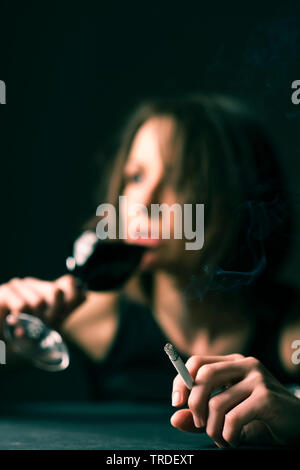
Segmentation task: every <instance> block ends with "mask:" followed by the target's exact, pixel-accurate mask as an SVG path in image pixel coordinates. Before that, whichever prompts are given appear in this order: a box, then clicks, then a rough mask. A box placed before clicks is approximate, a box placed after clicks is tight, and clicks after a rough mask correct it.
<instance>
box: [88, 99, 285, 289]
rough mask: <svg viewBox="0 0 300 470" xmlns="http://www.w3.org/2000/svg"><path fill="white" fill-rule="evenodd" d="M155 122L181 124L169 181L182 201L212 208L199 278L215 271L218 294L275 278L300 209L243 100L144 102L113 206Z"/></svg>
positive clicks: (111, 190) (116, 172) (124, 145)
mask: <svg viewBox="0 0 300 470" xmlns="http://www.w3.org/2000/svg"><path fill="white" fill-rule="evenodd" d="M152 117H169V118H171V119H172V121H173V122H174V124H175V126H174V133H173V137H172V140H171V142H170V145H171V148H170V151H171V152H172V153H171V155H172V162H173V165H172V171H171V172H170V174H169V175H168V178H169V182H170V183H171V184H172V185H173V187H174V189H175V190H176V192H177V194H178V196H179V197H180V200H181V201H183V202H185V203H202V204H204V214H205V216H204V217H205V233H204V246H203V248H202V250H201V257H200V258H201V260H200V265H199V273H200V272H202V273H204V272H205V273H206V275H207V273H210V283H211V288H213V289H218V288H220V289H227V288H230V287H239V286H241V285H248V284H250V283H251V284H252V281H255V283H259V282H260V281H266V280H272V279H275V278H276V276H277V273H278V271H279V268H280V267H281V266H282V263H283V261H284V260H285V257H286V255H287V253H288V249H289V246H290V235H291V230H292V219H291V214H292V209H291V206H290V202H289V198H288V195H287V191H286V188H285V186H284V181H283V176H282V171H281V168H280V166H279V163H278V160H277V157H276V155H275V152H274V149H273V146H272V144H271V142H270V140H269V138H268V136H267V134H266V132H265V130H264V129H263V126H262V125H261V124H260V123H259V121H258V119H257V118H256V117H255V116H254V115H253V114H252V113H251V112H250V111H249V110H248V109H247V108H246V107H245V105H244V104H242V103H240V102H239V101H238V100H236V99H233V98H231V97H226V96H221V95H186V96H181V97H174V98H158V99H151V100H148V101H146V102H144V103H142V104H140V105H139V106H138V107H137V109H136V110H135V111H134V113H133V114H132V115H131V117H130V118H129V119H128V122H127V125H126V126H125V128H124V130H123V133H122V135H121V142H120V146H119V151H118V152H117V156H116V161H115V164H114V168H113V171H112V175H111V178H110V183H109V187H108V191H107V202H110V203H111V204H114V206H115V207H116V208H117V207H118V196H119V195H120V194H122V191H123V188H124V172H123V169H124V165H125V163H126V160H127V157H128V154H129V151H130V148H131V145H132V142H133V140H134V137H135V135H136V133H137V131H138V130H139V129H140V127H141V126H142V125H143V124H144V123H145V122H146V121H147V120H148V119H150V118H152ZM98 221H99V218H97V217H94V218H93V219H92V220H90V221H89V223H88V224H87V225H85V228H88V227H89V228H91V227H93V228H95V227H96V224H97V222H98ZM201 270H202V271H201ZM195 274H197V273H195Z"/></svg>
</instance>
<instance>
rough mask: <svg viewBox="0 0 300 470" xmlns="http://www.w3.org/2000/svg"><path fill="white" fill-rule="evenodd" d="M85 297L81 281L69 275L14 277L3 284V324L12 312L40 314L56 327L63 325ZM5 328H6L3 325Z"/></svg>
mask: <svg viewBox="0 0 300 470" xmlns="http://www.w3.org/2000/svg"><path fill="white" fill-rule="evenodd" d="M84 300H85V293H84V291H83V289H82V288H81V287H80V286H79V284H78V281H77V280H76V279H75V278H74V277H73V276H71V275H65V276H62V277H60V278H58V279H57V280H55V281H41V280H39V279H35V278H32V277H25V278H24V279H19V278H14V279H11V280H10V281H9V282H7V283H6V284H2V285H1V286H0V324H3V319H4V317H5V316H6V315H7V314H8V313H12V314H13V315H16V316H17V315H18V314H19V313H20V312H24V313H30V314H33V315H36V316H38V317H40V318H42V320H44V321H45V322H46V323H48V324H50V325H51V326H53V327H59V326H60V325H61V323H62V322H63V320H64V319H65V318H66V316H67V315H68V314H69V313H71V312H72V311H73V310H74V309H75V307H77V306H78V305H80V304H81V303H82V302H83V301H84ZM1 329H2V328H1Z"/></svg>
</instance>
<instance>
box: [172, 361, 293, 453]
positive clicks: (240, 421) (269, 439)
mask: <svg viewBox="0 0 300 470" xmlns="http://www.w3.org/2000/svg"><path fill="white" fill-rule="evenodd" d="M186 366H187V368H188V370H189V372H190V374H191V375H192V377H193V379H194V386H193V388H192V390H191V391H189V390H188V389H187V387H186V385H185V384H184V382H183V380H182V378H181V376H180V375H177V376H176V377H175V379H174V383H173V391H172V403H173V406H183V405H184V404H185V403H186V402H187V404H188V407H189V408H188V409H181V410H178V411H176V413H174V415H173V416H172V417H171V424H172V425H173V426H175V427H177V428H179V429H180V430H182V431H187V432H203V431H204V430H205V431H206V433H207V434H208V435H209V436H210V437H211V438H212V439H213V440H214V441H215V443H216V445H217V446H218V447H228V444H229V445H231V446H233V447H235V446H237V445H238V444H239V443H246V444H258V445H262V444H280V445H289V444H294V443H296V442H298V443H299V442H300V399H299V398H296V397H295V396H294V395H292V394H291V393H290V392H289V391H288V390H287V389H286V388H285V387H283V385H281V384H280V383H279V382H278V381H277V380H276V379H275V378H274V377H273V376H272V375H271V374H270V372H269V371H268V370H267V369H266V368H265V367H264V366H263V365H262V364H261V363H260V362H259V361H258V360H257V359H255V358H254V357H244V356H242V355H240V354H232V355H227V356H207V357H204V356H192V357H190V358H189V360H188V361H187V363H186ZM222 386H223V387H224V386H225V387H226V389H224V391H222V392H220V393H218V394H216V395H214V396H212V397H211V393H212V392H213V390H214V389H216V388H219V387H222Z"/></svg>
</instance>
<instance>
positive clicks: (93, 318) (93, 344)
mask: <svg viewBox="0 0 300 470" xmlns="http://www.w3.org/2000/svg"><path fill="white" fill-rule="evenodd" d="M117 325H118V294H117V293H115V292H113V293H111V292H110V293H103V292H88V293H87V298H86V301H85V302H84V303H83V304H82V305H80V306H79V307H78V308H77V309H76V310H74V311H73V313H72V314H71V315H70V316H69V317H68V318H67V319H66V320H65V322H64V323H63V325H62V327H61V332H62V334H63V335H64V336H65V337H66V338H67V339H68V340H69V341H72V342H74V343H76V344H77V345H78V346H79V347H80V348H81V349H83V350H84V351H85V352H86V354H87V355H88V356H89V357H90V358H91V359H93V360H95V361H99V360H102V359H104V357H105V355H106V353H107V352H108V350H109V348H110V345H111V343H112V341H113V339H114V336H115V333H116V330H117Z"/></svg>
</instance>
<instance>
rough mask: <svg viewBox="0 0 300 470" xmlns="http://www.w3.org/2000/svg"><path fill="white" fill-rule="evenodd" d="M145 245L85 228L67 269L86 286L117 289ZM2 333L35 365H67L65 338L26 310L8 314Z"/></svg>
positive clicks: (55, 367) (45, 367) (51, 368)
mask: <svg viewBox="0 0 300 470" xmlns="http://www.w3.org/2000/svg"><path fill="white" fill-rule="evenodd" d="M145 249H146V248H145V247H144V246H142V245H134V244H127V243H125V242H123V241H119V240H118V241H115V240H99V239H98V237H97V235H96V233H95V232H93V231H91V230H87V231H84V232H83V233H82V234H80V236H79V237H78V238H77V239H76V240H75V242H74V243H73V251H72V255H71V256H68V257H67V259H66V267H67V272H68V273H69V274H72V275H74V276H75V277H76V279H77V280H78V281H79V282H80V283H82V284H83V286H84V287H85V288H86V289H90V290H94V291H108V290H113V289H118V288H120V287H122V285H123V284H124V283H125V282H126V281H127V280H128V279H129V277H130V276H131V275H132V274H133V272H134V270H135V269H136V268H137V266H138V264H139V263H140V261H141V258H142V255H143V253H144V251H145ZM3 333H4V339H5V340H6V341H7V343H8V344H9V346H10V348H11V349H12V351H13V352H14V353H16V354H18V355H20V356H22V357H23V358H25V359H27V360H29V361H30V362H32V364H34V365H35V366H36V367H38V368H40V369H43V370H47V371H52V372H55V371H60V370H64V369H66V368H67V367H68V365H69V362H70V357H69V352H68V348H67V346H66V344H65V342H64V341H63V339H62V337H61V335H60V334H59V333H58V332H57V331H55V330H53V329H52V328H50V327H49V326H47V325H46V324H45V323H44V322H43V321H42V320H41V319H40V318H38V317H36V316H34V315H30V314H28V313H25V312H21V313H19V314H18V315H17V316H16V315H12V314H9V315H7V316H6V318H5V320H4V327H3Z"/></svg>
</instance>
